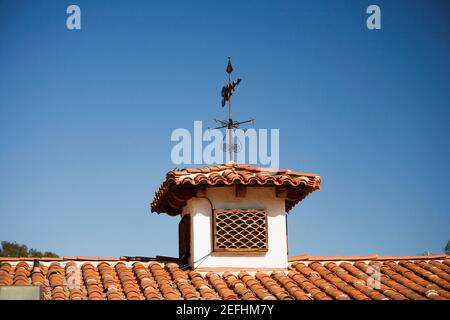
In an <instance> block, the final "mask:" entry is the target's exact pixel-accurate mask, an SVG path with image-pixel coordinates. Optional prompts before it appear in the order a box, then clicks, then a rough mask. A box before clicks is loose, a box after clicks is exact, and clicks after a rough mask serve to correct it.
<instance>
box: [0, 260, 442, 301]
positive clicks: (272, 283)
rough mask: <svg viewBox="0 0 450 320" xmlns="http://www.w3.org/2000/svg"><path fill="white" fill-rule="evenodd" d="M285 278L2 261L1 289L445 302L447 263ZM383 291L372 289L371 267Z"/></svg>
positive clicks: (47, 293) (318, 265)
mask: <svg viewBox="0 0 450 320" xmlns="http://www.w3.org/2000/svg"><path fill="white" fill-rule="evenodd" d="M289 261H290V262H289V268H288V269H287V270H285V271H275V270H274V271H271V270H216V271H214V272H201V271H198V270H192V269H190V268H189V266H182V265H180V264H179V263H177V262H176V259H170V258H165V257H157V258H146V257H120V258H109V257H83V256H73V257H63V258H40V259H34V258H8V257H0V263H1V266H0V285H17V286H19V285H41V286H43V288H44V299H47V300H68V299H71V300H145V299H150V300H152V299H156V300H181V299H185V300H211V299H214V300H216V299H223V300H237V299H242V300H430V299H431V300H446V299H450V256H448V255H431V256H394V257H390V256H376V255H371V256H347V257H346V256H309V255H303V256H295V257H291V258H289ZM372 267H374V268H376V269H378V268H379V269H378V270H379V271H380V277H379V280H380V283H381V284H380V286H379V287H373V286H371V285H370V280H371V277H373V275H374V271H373V270H374V268H372Z"/></svg>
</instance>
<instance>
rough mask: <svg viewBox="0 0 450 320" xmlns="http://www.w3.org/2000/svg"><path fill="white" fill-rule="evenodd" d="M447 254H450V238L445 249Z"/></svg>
mask: <svg viewBox="0 0 450 320" xmlns="http://www.w3.org/2000/svg"><path fill="white" fill-rule="evenodd" d="M444 252H445V254H450V240H448V242H447V245H446V246H445V249H444Z"/></svg>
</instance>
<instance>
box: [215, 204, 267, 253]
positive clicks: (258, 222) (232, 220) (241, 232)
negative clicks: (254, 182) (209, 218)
mask: <svg viewBox="0 0 450 320" xmlns="http://www.w3.org/2000/svg"><path fill="white" fill-rule="evenodd" d="M213 237H214V239H213V242H214V251H245V252H249V251H258V252H261V251H267V249H268V244H267V212H266V211H265V210H253V209H251V210H236V209H234V210H227V209H215V210H214V215H213Z"/></svg>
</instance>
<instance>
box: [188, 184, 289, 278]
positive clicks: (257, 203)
mask: <svg viewBox="0 0 450 320" xmlns="http://www.w3.org/2000/svg"><path fill="white" fill-rule="evenodd" d="M211 204H212V207H211ZM213 208H214V209H265V210H267V215H268V216H267V224H268V251H267V252H264V253H246V254H243V253H240V255H239V256H236V255H233V254H230V253H226V252H220V253H219V252H213V253H211V252H212V250H213V243H212V209H213ZM184 213H189V214H191V219H192V220H191V259H190V262H191V263H192V262H195V263H194V265H193V267H194V268H199V269H209V268H211V269H214V268H216V269H220V268H247V269H249V268H257V269H266V268H267V269H285V268H287V265H288V261H287V239H286V213H285V203H284V199H282V198H277V197H276V196H275V190H274V188H268V187H259V188H258V187H251V188H247V193H246V196H245V197H243V198H236V197H235V189H234V186H231V187H208V188H207V189H206V197H205V198H192V199H191V200H189V202H188V204H187V206H186V207H185V208H184V209H183V214H184ZM208 254H210V256H208V257H206V258H205V259H203V260H201V259H202V258H203V257H205V256H207V255H208Z"/></svg>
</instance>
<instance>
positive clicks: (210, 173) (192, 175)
mask: <svg viewBox="0 0 450 320" xmlns="http://www.w3.org/2000/svg"><path fill="white" fill-rule="evenodd" d="M320 183H321V177H320V176H319V175H318V174H311V173H302V172H293V171H290V170H271V169H263V168H260V167H255V166H249V165H240V164H236V163H234V162H229V163H227V164H224V165H220V166H209V167H203V168H194V169H189V168H188V169H177V170H172V171H169V172H168V173H167V175H166V180H165V181H164V182H163V183H162V184H161V186H160V187H159V189H158V191H157V192H156V193H155V198H154V199H153V201H152V203H151V209H152V212H157V213H162V212H165V213H167V214H169V215H177V214H180V212H181V207H183V206H184V205H185V204H186V202H187V200H189V199H190V198H191V197H193V196H194V195H195V191H196V189H197V188H201V187H203V186H231V185H243V186H263V187H264V186H270V187H276V188H279V189H284V190H286V197H285V199H286V200H285V202H286V211H287V212H289V211H290V210H291V209H292V208H293V207H294V206H295V205H296V204H297V203H298V202H300V201H302V200H303V199H304V198H305V197H306V196H307V195H309V194H310V193H311V192H313V191H314V190H317V189H319V188H320Z"/></svg>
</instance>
